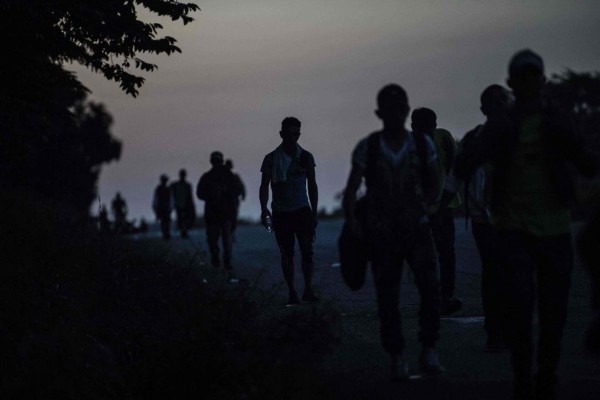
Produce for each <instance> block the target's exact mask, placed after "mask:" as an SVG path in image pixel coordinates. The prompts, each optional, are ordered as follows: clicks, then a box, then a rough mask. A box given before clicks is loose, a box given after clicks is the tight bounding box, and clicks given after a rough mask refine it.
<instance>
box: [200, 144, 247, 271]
mask: <svg viewBox="0 0 600 400" xmlns="http://www.w3.org/2000/svg"><path fill="white" fill-rule="evenodd" d="M210 163H211V164H212V168H211V169H210V170H209V171H208V172H206V173H204V174H203V175H202V177H201V178H200V180H199V181H198V186H197V187H196V196H197V197H198V199H200V200H203V201H204V221H205V223H206V238H207V242H208V249H209V251H210V256H211V263H212V265H213V267H215V268H219V267H221V258H220V255H219V238H221V240H222V242H223V266H224V267H225V269H226V270H227V271H229V272H231V271H232V270H233V266H232V264H231V251H232V241H231V227H232V224H233V218H235V204H236V199H237V197H238V196H239V195H240V193H239V186H238V185H237V182H236V180H235V177H234V176H233V174H232V173H231V171H230V170H228V169H227V168H225V166H224V165H223V153H221V152H220V151H213V152H212V153H211V155H210Z"/></svg>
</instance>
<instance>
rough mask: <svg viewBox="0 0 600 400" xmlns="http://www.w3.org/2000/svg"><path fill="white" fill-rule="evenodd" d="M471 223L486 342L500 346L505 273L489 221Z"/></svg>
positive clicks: (502, 335) (502, 332) (502, 333)
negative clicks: (478, 269) (478, 261)
mask: <svg viewBox="0 0 600 400" xmlns="http://www.w3.org/2000/svg"><path fill="white" fill-rule="evenodd" d="M471 227H472V232H473V238H474V239H475V244H476V245H477V250H478V252H479V258H480V259H481V302H482V305H483V313H484V315H485V324H484V328H485V331H486V332H487V335H488V342H487V344H488V347H489V348H490V349H494V346H495V347H497V348H501V347H502V346H504V344H503V343H504V336H505V335H504V319H505V316H504V314H505V306H506V277H505V275H506V274H505V271H504V267H503V265H502V264H501V263H500V262H499V260H498V257H499V255H498V253H497V243H496V233H495V231H494V227H493V226H492V225H491V224H489V223H473V224H472V225H471Z"/></svg>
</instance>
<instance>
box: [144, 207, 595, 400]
mask: <svg viewBox="0 0 600 400" xmlns="http://www.w3.org/2000/svg"><path fill="white" fill-rule="evenodd" d="M455 222H456V246H455V248H456V255H457V281H456V295H457V297H459V298H460V299H461V300H462V301H463V304H464V305H463V308H462V309H461V310H460V311H458V312H457V313H455V314H453V315H452V316H451V317H447V318H443V319H442V328H441V332H440V335H441V338H440V341H439V342H438V345H437V349H438V353H439V356H440V361H441V362H442V364H443V365H444V366H445V367H446V369H447V372H446V373H445V374H444V375H442V376H440V377H437V378H421V377H419V375H418V369H417V368H416V367H417V366H418V364H417V360H418V355H419V352H420V346H419V343H418V341H417V331H418V324H417V304H418V301H419V299H418V292H417V290H416V288H415V286H414V284H413V282H412V277H411V276H410V273H407V272H405V275H404V279H403V284H402V290H401V296H400V297H401V298H400V304H401V313H402V317H403V325H404V326H403V329H404V335H405V338H406V342H407V350H406V353H405V358H406V359H407V361H408V362H409V364H410V366H411V372H412V373H413V374H414V379H411V380H409V381H406V382H401V383H394V382H390V381H389V379H388V378H389V359H388V357H387V355H386V353H385V352H384V351H383V349H382V348H381V344H380V341H379V323H378V320H377V308H376V302H375V288H374V286H373V281H372V279H371V276H370V274H369V275H368V277H367V281H366V283H365V286H364V287H363V288H362V289H361V290H360V291H358V292H352V291H351V290H350V289H348V288H347V287H346V286H345V285H344V283H343V281H342V279H341V275H340V270H339V264H337V263H338V257H337V238H338V236H339V232H340V229H341V225H342V221H340V220H330V221H323V222H321V223H320V225H319V228H318V232H317V239H316V242H315V246H314V251H315V264H316V268H315V278H314V286H315V288H316V291H317V293H318V294H319V296H320V298H321V301H322V302H330V303H332V304H334V305H335V309H336V310H338V311H339V314H340V317H341V320H342V325H343V334H342V340H341V343H340V345H339V346H337V348H336V350H335V351H334V353H333V354H331V355H329V356H327V357H326V358H325V359H324V360H323V362H322V363H321V365H320V369H321V370H322V372H323V374H325V376H326V379H327V380H328V382H329V383H330V386H331V387H332V390H333V393H334V397H335V398H339V399H400V398H402V399H437V398H440V399H484V400H485V399H489V400H494V399H510V398H511V383H510V381H511V368H510V364H509V358H508V354H507V353H506V352H504V353H499V354H491V353H486V352H484V344H485V332H484V330H483V311H482V307H481V300H480V278H481V270H480V263H479V256H478V253H477V249H476V247H475V243H474V241H473V238H472V236H471V232H470V230H469V231H467V230H465V223H464V220H463V219H458V218H457V219H456V221H455ZM153 235H157V233H156V232H152V233H150V234H146V235H144V236H141V237H139V239H144V238H146V237H148V236H153ZM169 246H170V247H171V249H172V251H174V252H176V253H182V252H185V253H190V252H191V253H193V252H196V251H198V252H199V253H200V254H201V255H202V254H203V252H205V250H206V243H205V235H204V232H203V231H197V230H196V231H193V232H192V234H191V238H190V239H187V240H183V239H178V238H174V239H173V240H171V242H170V243H169ZM296 260H297V262H296V288H297V290H298V291H299V293H302V290H303V279H302V274H301V271H300V268H299V265H300V254H299V251H297V254H296ZM233 262H234V267H235V273H236V275H237V276H238V277H239V278H241V279H247V280H248V281H251V282H253V283H256V284H257V285H258V286H259V287H261V288H263V289H264V290H268V291H270V292H271V293H273V294H274V299H273V301H274V302H279V303H280V304H281V307H282V309H283V308H284V304H285V300H286V298H287V288H286V287H285V285H284V283H283V278H282V275H281V271H280V267H279V250H278V248H277V245H276V243H275V237H274V235H273V234H269V233H267V232H266V230H265V229H264V228H263V227H261V226H240V227H239V228H238V231H237V233H236V242H235V243H234V260H233ZM405 270H406V269H405ZM209 284H210V282H209ZM589 298H590V296H589V285H588V278H587V274H586V271H585V270H584V269H583V268H582V266H581V265H580V263H579V262H577V261H576V268H575V269H574V271H573V283H572V286H571V294H570V303H569V317H568V322H567V326H566V329H565V335H564V340H563V351H562V359H561V362H560V365H559V370H558V375H559V379H560V385H559V389H558V394H559V399H569V400H571V399H572V400H578V399H581V400H588V399H589V400H592V399H600V357H596V358H594V357H591V356H589V355H586V354H585V353H584V352H583V349H582V346H581V343H582V339H583V335H584V331H585V328H586V326H587V324H588V322H589V320H590V318H591V312H590V307H589ZM299 307H310V306H309V305H300V306H299Z"/></svg>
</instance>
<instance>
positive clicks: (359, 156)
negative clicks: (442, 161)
mask: <svg viewBox="0 0 600 400" xmlns="http://www.w3.org/2000/svg"><path fill="white" fill-rule="evenodd" d="M368 139H369V137H368V136H367V137H366V138H364V139H362V140H361V141H360V142H358V144H357V145H356V147H355V148H354V151H353V152H352V165H353V166H354V167H358V168H360V169H362V170H363V172H364V171H365V170H366V169H367V153H368V147H369V145H368ZM425 143H426V146H427V164H429V165H431V164H434V163H436V162H437V153H436V152H435V146H434V144H433V142H432V141H431V139H430V138H429V137H427V136H425ZM379 146H380V149H381V154H382V155H383V156H384V157H385V158H386V159H387V160H388V161H389V162H391V163H392V165H398V164H400V162H401V161H402V160H403V159H404V157H406V155H407V154H408V152H414V153H416V152H417V144H416V143H415V138H414V136H413V134H412V132H408V135H407V136H406V141H405V142H404V145H403V146H402V147H401V148H400V150H399V151H397V152H394V151H393V150H392V149H391V148H390V146H389V145H388V144H387V143H386V141H385V140H383V135H380V136H379Z"/></svg>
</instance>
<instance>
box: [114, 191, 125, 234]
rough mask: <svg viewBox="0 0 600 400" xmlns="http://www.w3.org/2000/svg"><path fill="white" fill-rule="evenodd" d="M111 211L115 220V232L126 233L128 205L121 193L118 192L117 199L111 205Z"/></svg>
mask: <svg viewBox="0 0 600 400" xmlns="http://www.w3.org/2000/svg"><path fill="white" fill-rule="evenodd" d="M111 209H112V213H113V217H114V218H115V231H116V232H124V231H125V228H126V222H127V203H126V202H125V199H123V197H122V196H121V193H120V192H117V194H116V195H115V198H114V199H113V201H112V203H111Z"/></svg>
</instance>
